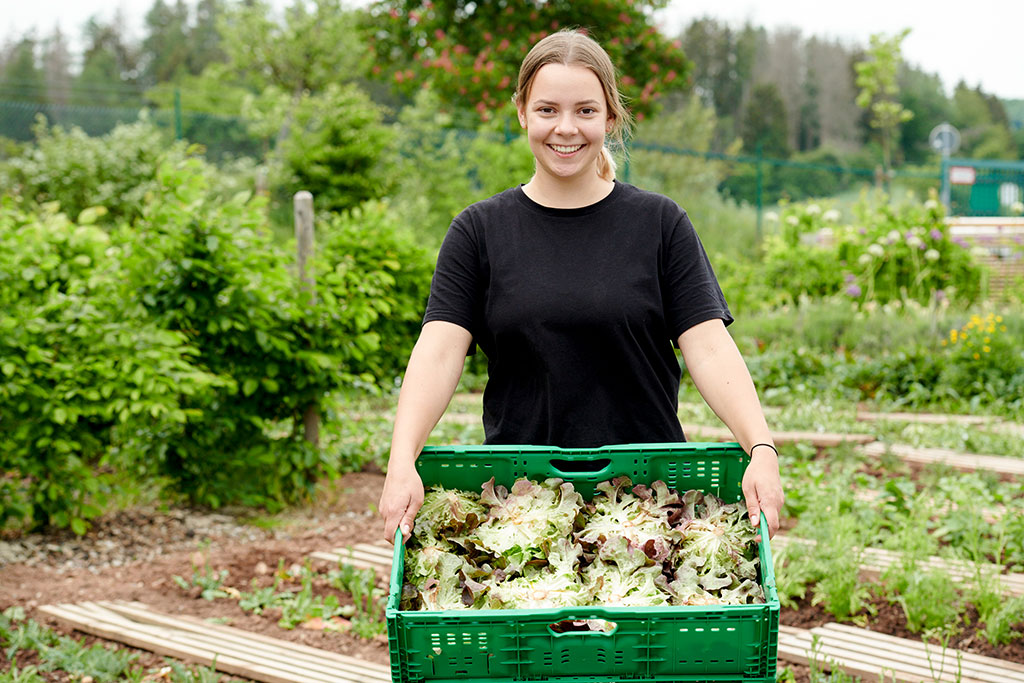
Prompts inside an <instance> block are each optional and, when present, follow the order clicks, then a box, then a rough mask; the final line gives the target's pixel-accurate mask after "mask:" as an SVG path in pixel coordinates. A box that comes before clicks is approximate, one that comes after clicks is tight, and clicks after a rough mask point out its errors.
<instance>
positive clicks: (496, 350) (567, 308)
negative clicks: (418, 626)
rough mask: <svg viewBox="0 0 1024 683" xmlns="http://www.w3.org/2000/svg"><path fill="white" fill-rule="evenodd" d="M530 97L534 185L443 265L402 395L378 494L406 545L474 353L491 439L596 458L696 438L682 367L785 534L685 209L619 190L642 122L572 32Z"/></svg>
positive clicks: (762, 438) (541, 53)
mask: <svg viewBox="0 0 1024 683" xmlns="http://www.w3.org/2000/svg"><path fill="white" fill-rule="evenodd" d="M514 102H515V104H516V108H517V109H518V113H519V123H520V125H521V126H522V127H523V128H524V129H525V130H526V134H527V137H528V139H529V143H530V149H531V150H532V151H533V155H534V157H535V158H536V166H535V169H536V170H535V173H534V175H533V177H532V178H531V179H530V181H529V182H528V183H526V184H525V185H521V186H518V187H514V188H511V189H509V190H506V191H505V192H502V193H500V194H498V195H495V196H494V197H491V198H490V199H487V200H484V201H482V202H478V203H476V204H473V205H472V206H470V207H468V208H467V209H465V210H464V211H463V212H462V213H460V214H459V215H458V216H457V217H456V218H455V220H454V221H453V222H452V224H451V227H450V228H449V231H448V234H447V236H446V237H445V240H444V243H443V245H442V247H441V251H440V254H439V256H438V263H437V269H436V271H435V274H434V279H433V282H432V284H431V292H430V299H429V301H428V303H427V310H426V314H425V316H424V324H423V328H422V331H421V334H420V337H419V339H418V341H417V342H416V345H415V347H414V348H413V351H412V355H411V357H410V359H409V366H408V369H407V371H406V375H405V380H404V382H403V384H402V389H401V392H400V395H399V400H398V409H397V414H396V416H395V426H394V434H393V438H392V441H391V455H390V459H389V461H388V472H387V478H386V480H385V482H384V490H383V493H382V495H381V499H380V506H379V508H380V512H381V515H382V516H383V518H384V535H385V537H386V538H387V539H388V540H394V535H395V529H396V528H398V527H399V526H400V527H401V528H402V531H403V534H404V536H405V538H406V539H408V538H409V534H410V532H411V530H412V526H413V519H414V518H415V516H416V512H417V511H418V510H419V508H420V506H421V505H422V502H423V484H422V481H421V480H420V478H419V475H418V474H417V473H416V467H415V461H416V457H417V456H418V455H419V453H420V450H421V449H422V448H423V445H424V444H425V443H426V440H427V437H428V435H429V434H430V431H431V430H432V429H433V428H434V426H435V425H436V424H437V421H438V420H439V419H440V418H441V415H442V414H443V413H444V411H445V409H446V408H447V406H448V402H449V401H450V400H451V397H452V394H453V393H454V391H455V388H456V385H457V384H458V381H459V377H460V375H461V372H462V368H463V363H464V360H465V356H466V354H467V353H468V352H470V351H471V350H472V348H473V347H474V346H479V347H480V348H481V349H482V350H483V352H484V353H485V354H486V355H487V360H488V366H487V367H488V381H487V386H486V389H485V391H484V399H483V424H484V431H485V435H486V442H487V443H490V444H529V445H552V446H560V447H595V446H602V445H608V444H621V443H665V442H677V441H684V440H685V437H684V435H683V432H682V428H681V426H680V423H679V419H678V417H677V409H678V405H677V404H678V393H679V382H680V376H681V371H680V366H679V362H678V360H677V359H676V356H675V353H674V350H673V348H672V345H673V343H675V344H677V345H678V347H679V349H680V350H681V352H682V355H683V360H684V361H685V364H686V369H687V371H688V372H689V373H690V376H691V378H692V379H693V381H694V383H695V385H696V386H697V388H698V390H699V391H700V393H701V395H702V396H703V397H704V399H705V400H706V401H707V403H708V405H709V406H710V407H711V408H712V409H713V410H714V411H715V413H716V414H717V415H718V416H719V417H720V418H721V419H722V421H723V422H725V424H726V425H727V426H728V427H729V428H730V429H731V430H732V432H733V435H734V436H735V438H736V439H737V440H738V441H739V443H740V445H741V446H742V447H743V448H744V450H746V451H747V452H749V453H750V456H751V460H750V465H749V466H748V467H747V470H746V472H745V474H744V477H743V493H744V496H745V499H746V504H747V508H748V512H749V514H750V519H751V522H752V523H753V524H754V525H755V526H757V524H758V520H759V518H760V513H762V512H763V513H764V514H765V516H766V518H767V520H768V526H769V529H770V531H771V533H772V534H774V533H775V531H776V530H777V529H778V524H779V510H780V508H781V507H782V502H783V494H782V484H781V481H780V477H779V465H778V458H777V455H778V454H777V451H776V450H775V446H774V445H773V443H772V438H771V434H770V433H769V431H768V426H767V424H766V422H765V419H764V415H763V413H762V410H761V406H760V403H759V401H758V397H757V393H756V391H755V389H754V385H753V382H752V381H751V378H750V373H749V372H748V371H747V367H746V365H745V363H744V362H743V359H742V357H741V356H740V353H739V351H738V349H737V348H736V345H735V343H734V342H733V340H732V337H731V336H730V335H729V333H728V332H727V331H726V325H728V324H729V323H730V322H732V316H731V315H730V313H729V309H728V307H727V305H726V302H725V298H724V297H723V295H722V292H721V289H720V288H719V286H718V282H717V281H716V280H715V276H714V273H713V271H712V269H711V265H710V263H709V262H708V259H707V255H706V254H705V252H704V249H703V247H702V246H701V243H700V240H699V239H698V238H697V235H696V233H695V232H694V229H693V226H692V225H691V223H690V220H689V218H688V217H687V215H686V213H685V212H684V211H683V210H682V209H680V208H679V206H678V205H676V204H675V203H674V202H673V201H672V200H670V199H668V198H667V197H664V196H661V195H659V194H655V193H652V192H646V191H643V190H640V189H638V188H636V187H633V186H631V185H627V184H624V183H620V182H617V181H616V180H615V163H614V161H613V159H612V156H611V154H610V153H609V152H608V149H607V147H606V146H605V138H606V137H607V136H612V137H613V138H615V139H618V140H619V141H621V139H622V136H623V132H624V131H625V130H626V128H627V127H628V125H629V114H628V112H627V110H626V108H625V107H624V106H623V103H622V101H621V98H620V95H619V92H618V87H617V84H616V80H615V72H614V67H613V66H612V63H611V60H610V59H609V57H608V55H607V53H605V51H604V50H603V49H602V48H601V47H600V46H599V45H598V44H597V43H596V42H595V41H594V40H592V39H591V38H589V37H587V36H585V35H583V34H581V33H577V32H573V31H562V32H559V33H556V34H553V35H551V36H548V37H547V38H544V39H543V40H541V41H540V42H538V43H537V44H536V45H535V46H534V47H533V49H532V50H531V51H530V52H529V54H527V56H526V58H525V59H524V60H523V63H522V66H521V69H520V72H519V81H518V86H517V88H516V92H515V96H514Z"/></svg>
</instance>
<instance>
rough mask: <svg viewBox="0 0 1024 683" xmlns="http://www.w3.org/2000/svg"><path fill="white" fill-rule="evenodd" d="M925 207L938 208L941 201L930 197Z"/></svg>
mask: <svg viewBox="0 0 1024 683" xmlns="http://www.w3.org/2000/svg"><path fill="white" fill-rule="evenodd" d="M924 208H926V209H937V208H939V203H938V202H937V201H935V200H934V199H929V200H928V201H926V202H925V203H924Z"/></svg>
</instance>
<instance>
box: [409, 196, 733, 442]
mask: <svg viewBox="0 0 1024 683" xmlns="http://www.w3.org/2000/svg"><path fill="white" fill-rule="evenodd" d="M713 318H720V319H722V320H723V321H725V324H727V325H728V324H729V323H731V322H732V316H731V315H730V313H729V309H728V306H727V305H726V302H725V297H724V296H723V295H722V290H721V289H720V288H719V286H718V282H717V280H716V279H715V275H714V272H713V271H712V269H711V264H710V263H709V261H708V258H707V255H706V253H705V252H704V248H703V246H702V245H701V243H700V240H699V239H698V237H697V234H696V232H694V229H693V226H692V225H691V223H690V220H689V218H688V217H687V215H686V212H684V211H683V210H682V209H681V208H680V207H679V206H678V205H677V204H676V203H675V202H673V201H672V200H670V199H668V198H667V197H664V196H662V195H659V194H656V193H653V192H646V191H644V190H640V189H638V188H636V187H634V186H632V185H628V184H623V183H619V182H616V183H615V187H614V188H613V190H612V192H611V193H610V194H609V195H608V196H607V197H605V198H604V199H602V200H601V201H599V202H597V203H595V204H592V205H590V206H586V207H582V208H578V209H552V208H548V207H544V206H541V205H540V204H537V203H536V202H534V201H532V200H531V199H530V198H529V197H527V196H526V194H525V193H524V192H523V190H522V188H521V187H514V188H512V189H509V190H506V191H505V192H502V193H501V194H498V195H495V196H493V197H491V198H490V199H486V200H484V201H481V202H478V203H476V204H473V205H471V206H469V207H468V208H466V209H465V210H464V211H462V213H460V214H459V215H458V216H456V217H455V220H454V221H452V224H451V227H450V228H449V230H448V234H447V235H446V237H445V239H444V243H443V244H442V246H441V251H440V254H439V256H438V261H437V269H436V270H435V272H434V278H433V282H432V284H431V291H430V299H429V301H428V303H427V310H426V314H425V315H424V323H426V322H429V321H432V320H443V321H446V322H451V323H455V324H457V325H460V326H461V327H464V328H465V329H467V330H468V331H469V332H470V333H471V334H472V335H473V340H474V342H475V343H476V344H477V345H479V347H480V349H481V350H483V352H484V353H485V354H486V355H487V370H488V381H487V386H486V389H485V391H484V401H483V408H484V411H483V424H484V433H485V435H486V443H488V444H531V445H550V446H560V447H564V448H580V447H594V446H602V445H608V444H619V443H658V442H674V441H683V440H685V437H684V436H683V432H682V428H681V426H680V424H679V418H678V417H677V414H676V411H677V409H678V405H677V404H678V394H679V382H680V377H681V370H680V366H679V361H678V360H677V358H676V355H675V352H674V349H673V342H675V341H676V340H677V339H678V338H679V335H680V334H682V333H683V332H685V331H686V330H687V329H689V328H690V327H692V326H693V325H696V324H697V323H700V322H704V321H706V320H711V319H713Z"/></svg>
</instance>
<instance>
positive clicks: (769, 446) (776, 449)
mask: <svg viewBox="0 0 1024 683" xmlns="http://www.w3.org/2000/svg"><path fill="white" fill-rule="evenodd" d="M758 446H767V447H768V448H770V449H772V450H773V451H775V457H776V458H777V457H779V449H778V448H776V447H775V446H773V445H771V444H770V443H755V444H754V445H753V446H751V447H750V451H749V453H750V455H751V456H753V455H754V449H755V448H757V447H758Z"/></svg>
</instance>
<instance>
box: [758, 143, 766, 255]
mask: <svg viewBox="0 0 1024 683" xmlns="http://www.w3.org/2000/svg"><path fill="white" fill-rule="evenodd" d="M762 213H764V150H763V148H762V147H761V143H760V142H758V143H757V241H758V243H760V242H761V234H762V233H761V230H762V223H761V221H762V216H761V214H762Z"/></svg>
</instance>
